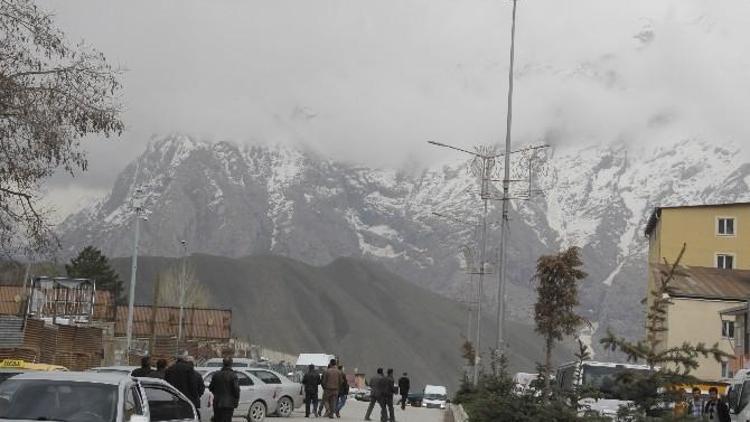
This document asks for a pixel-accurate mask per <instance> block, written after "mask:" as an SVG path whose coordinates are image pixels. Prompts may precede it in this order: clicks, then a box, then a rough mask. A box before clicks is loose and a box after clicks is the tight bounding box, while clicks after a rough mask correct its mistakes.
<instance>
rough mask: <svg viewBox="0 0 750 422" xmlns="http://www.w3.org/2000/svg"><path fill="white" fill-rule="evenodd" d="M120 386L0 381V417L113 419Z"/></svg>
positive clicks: (65, 421) (79, 421)
mask: <svg viewBox="0 0 750 422" xmlns="http://www.w3.org/2000/svg"><path fill="white" fill-rule="evenodd" d="M116 416H117V386H116V385H108V384H97V383H88V382H73V381H50V380H18V379H9V380H7V381H5V382H3V383H2V384H0V419H30V420H38V421H62V422H114V421H115V419H116Z"/></svg>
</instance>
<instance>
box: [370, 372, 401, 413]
mask: <svg viewBox="0 0 750 422" xmlns="http://www.w3.org/2000/svg"><path fill="white" fill-rule="evenodd" d="M369 384H370V405H369V406H367V412H366V413H365V420H366V421H370V420H372V419H370V416H372V411H373V409H374V408H375V404H377V405H378V406H379V407H380V421H381V422H396V413H395V411H394V406H393V396H395V395H398V394H399V393H400V395H401V400H400V401H399V404H401V409H402V410H405V409H406V402H407V399H408V396H409V388H410V381H409V377H408V375H407V373H406V372H404V374H403V376H401V378H399V380H398V385H396V383H395V380H394V377H393V369H388V371H386V374H385V375H383V368H378V370H377V371H376V374H375V376H373V377H372V378H370V382H369Z"/></svg>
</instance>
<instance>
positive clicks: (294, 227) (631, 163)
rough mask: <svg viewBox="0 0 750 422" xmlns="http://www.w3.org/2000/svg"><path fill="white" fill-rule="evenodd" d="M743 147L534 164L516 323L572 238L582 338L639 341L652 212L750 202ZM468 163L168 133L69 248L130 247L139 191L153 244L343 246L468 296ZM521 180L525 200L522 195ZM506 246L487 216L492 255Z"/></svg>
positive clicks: (314, 255)
mask: <svg viewBox="0 0 750 422" xmlns="http://www.w3.org/2000/svg"><path fill="white" fill-rule="evenodd" d="M742 152H743V151H742V149H741V147H740V146H739V145H733V144H727V145H721V146H719V145H712V144H709V143H706V142H702V141H698V140H683V141H680V142H676V143H674V144H672V145H661V146H657V147H648V148H644V149H642V150H640V151H637V152H636V153H634V152H633V151H631V150H630V149H628V148H627V147H625V146H622V145H590V146H585V147H575V146H572V145H568V146H563V147H557V148H553V149H551V150H549V151H548V152H547V153H546V162H547V164H546V165H542V166H541V167H540V166H536V167H537V168H538V170H539V171H538V172H535V174H534V188H535V189H536V188H539V189H542V190H543V194H535V195H534V196H533V197H532V198H531V199H529V200H518V201H513V202H512V207H511V218H512V221H511V235H510V248H509V263H510V266H509V269H508V270H509V280H510V285H509V286H508V295H509V297H510V300H509V303H511V304H512V305H511V317H512V318H514V319H523V318H526V317H527V316H528V315H529V312H530V307H531V304H532V303H533V301H534V297H533V296H534V294H533V285H532V283H531V281H530V280H531V277H532V275H533V271H534V265H535V260H536V258H537V257H538V256H539V255H540V254H544V253H550V252H553V251H556V250H559V249H560V248H562V247H565V246H569V245H576V246H580V247H581V248H582V250H583V255H584V261H585V263H586V268H585V269H586V271H587V272H588V273H589V277H588V278H587V280H586V281H585V283H584V285H583V286H582V289H581V292H582V295H581V296H582V297H581V310H582V312H583V314H584V315H585V316H586V317H587V318H589V319H590V320H591V321H593V322H594V323H595V324H594V329H593V330H591V331H593V332H588V333H585V335H586V336H588V338H589V339H590V338H591V337H592V336H593V338H594V339H596V338H597V337H598V336H599V335H601V334H602V332H603V331H604V329H605V327H612V328H613V329H615V330H617V332H618V333H622V334H624V335H631V336H634V335H638V333H639V327H640V326H641V325H642V324H641V323H642V308H641V305H640V303H639V302H640V299H641V298H642V297H643V296H645V286H646V272H645V264H646V255H645V251H646V247H647V245H646V242H645V239H644V238H643V228H644V225H645V221H646V219H647V218H648V215H649V213H650V212H651V210H652V209H653V207H654V206H657V205H675V204H693V203H707V202H708V203H720V202H734V201H741V200H750V194H749V193H748V192H749V191H750V189H749V188H750V162H748V161H747V160H746V159H744V158H743V155H742ZM529 158H530V157H529V156H528V155H527V156H521V157H519V158H517V160H516V161H515V162H514V167H513V173H514V178H518V179H525V178H526V177H528V175H527V174H526V173H525V172H524V170H523V169H524V168H525V167H524V166H525V161H524V160H527V159H529ZM471 167H472V166H471V163H469V162H467V161H465V160H464V157H460V158H459V159H457V160H456V161H455V162H451V163H447V164H442V165H439V166H435V167H428V168H426V169H424V170H421V171H410V172H408V173H407V172H402V171H396V170H387V169H372V168H368V167H365V166H359V165H352V164H348V163H342V162H337V161H333V160H329V159H326V158H323V157H320V156H318V155H317V154H315V153H313V152H309V151H303V150H299V149H294V148H289V147H281V146H273V147H263V146H239V145H236V144H233V143H229V142H217V143H212V142H205V141H198V140H196V139H194V138H191V137H189V136H184V135H171V136H167V137H164V138H162V139H160V140H158V141H155V142H152V143H151V144H149V146H148V148H147V150H146V151H145V152H144V153H143V154H142V155H141V156H140V157H139V158H138V159H137V160H136V161H135V162H133V163H130V164H129V165H128V166H127V167H126V169H125V170H124V171H123V172H122V173H121V174H120V176H119V177H118V179H117V181H116V183H115V185H114V187H113V189H112V192H111V193H110V194H109V195H108V196H107V197H106V198H104V199H103V200H101V201H100V202H97V203H95V204H93V205H92V206H90V207H87V208H85V209H83V210H81V211H80V212H78V213H76V214H73V215H71V216H70V217H68V218H67V219H66V220H65V221H64V222H63V223H62V224H61V225H60V233H61V234H62V240H63V243H64V247H65V251H66V253H68V254H73V253H74V252H75V251H76V250H78V249H79V248H81V247H82V246H84V245H87V244H94V245H96V246H99V247H101V248H102V249H103V250H104V251H105V253H107V254H109V255H112V256H128V255H130V253H131V249H132V237H133V235H132V232H133V229H132V221H133V211H132V209H133V208H132V207H133V201H134V200H136V201H140V202H141V203H142V205H143V206H144V207H145V209H146V210H147V212H148V222H146V223H145V224H142V225H141V227H142V232H141V242H140V251H141V253H142V254H148V255H163V256H164V255H166V256H177V255H179V254H181V246H180V243H179V241H180V240H182V239H185V240H187V241H188V244H189V249H190V251H191V252H200V253H209V254H215V255H225V256H230V257H241V256H247V255H257V254H269V253H270V254H278V255H282V256H287V257H290V258H294V259H298V260H301V261H303V262H307V263H310V264H316V265H324V264H327V263H329V262H332V261H333V260H335V259H336V258H338V257H341V256H353V257H364V258H368V259H372V260H375V261H378V262H381V263H383V264H384V265H385V266H386V267H387V268H388V269H390V270H391V271H394V272H395V273H397V274H399V275H400V276H402V277H404V278H405V279H407V280H410V281H412V282H415V283H416V284H419V285H421V286H423V287H427V288H429V289H431V290H433V291H436V292H439V293H441V294H444V295H447V296H451V297H455V298H460V299H464V298H468V297H471V294H473V293H472V291H471V290H470V287H471V286H470V284H469V277H468V276H467V275H466V274H465V271H464V268H465V267H466V263H465V262H464V255H463V254H462V252H461V250H462V246H464V245H470V246H474V245H475V244H476V233H475V232H476V230H475V226H474V225H473V223H475V222H476V221H478V218H479V212H480V209H481V208H480V206H479V204H480V202H479V200H478V198H477V186H478V184H477V180H476V177H475V176H473V175H472V173H471V171H470V169H471ZM497 168H498V170H499V163H498V166H497ZM521 185H523V184H519V187H517V188H516V190H519V192H518V193H519V194H523V193H524V192H525V189H523V187H522V186H521ZM139 186H142V187H143V192H144V194H143V195H141V196H138V195H136V189H137V187H139ZM134 198H135V199H134ZM499 208H500V203H499V202H496V201H491V203H490V217H489V220H490V221H491V222H495V221H497V220H498V219H499V213H498V211H499ZM434 212H438V213H440V214H443V215H447V216H453V217H456V218H457V219H459V220H461V221H456V220H453V219H450V218H448V219H446V218H441V217H438V216H435V215H434V214H433V213H434ZM498 240H499V239H498V230H497V229H496V227H494V226H493V225H491V229H490V236H489V245H490V254H489V255H490V256H491V257H494V256H495V254H496V248H495V246H496V245H497V244H498ZM490 260H492V259H490ZM496 284H497V280H496V277H495V276H490V277H489V278H488V279H487V280H486V285H485V289H484V290H485V293H486V296H485V297H484V300H485V301H486V303H487V305H490V306H491V305H492V304H494V303H495V299H494V298H493V294H496V291H497V288H496Z"/></svg>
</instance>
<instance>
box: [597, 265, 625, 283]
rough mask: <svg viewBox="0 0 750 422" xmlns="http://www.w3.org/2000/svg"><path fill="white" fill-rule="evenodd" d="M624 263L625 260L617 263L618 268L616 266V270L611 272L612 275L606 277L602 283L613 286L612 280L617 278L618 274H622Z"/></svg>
mask: <svg viewBox="0 0 750 422" xmlns="http://www.w3.org/2000/svg"><path fill="white" fill-rule="evenodd" d="M623 265H625V261H624V260H623V261H622V262H620V264H619V265H617V268H615V270H614V271H612V273H610V275H609V276H608V277H607V278H605V279H604V281H602V283H604V284H606V285H607V286H611V285H612V282H613V281H614V280H615V277H616V276H617V274H620V271H622V266H623Z"/></svg>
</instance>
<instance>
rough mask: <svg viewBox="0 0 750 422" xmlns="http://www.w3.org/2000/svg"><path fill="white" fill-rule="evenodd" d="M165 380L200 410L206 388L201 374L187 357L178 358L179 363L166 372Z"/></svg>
mask: <svg viewBox="0 0 750 422" xmlns="http://www.w3.org/2000/svg"><path fill="white" fill-rule="evenodd" d="M164 380H165V381H166V382H168V383H170V384H172V386H173V387H174V388H176V389H178V390H180V392H181V393H182V394H184V395H185V397H187V398H188V399H190V402H191V403H193V405H194V406H195V408H196V409H198V408H200V405H201V403H200V399H201V394H202V393H203V390H204V389H205V388H206V386H205V385H204V384H203V379H202V378H201V376H200V374H199V373H197V372H196V371H195V369H193V366H192V365H191V364H190V363H189V362H188V360H187V356H183V355H180V356H178V357H177V362H175V363H174V364H173V365H172V366H170V367H169V368H167V370H166V371H165V372H164Z"/></svg>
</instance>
